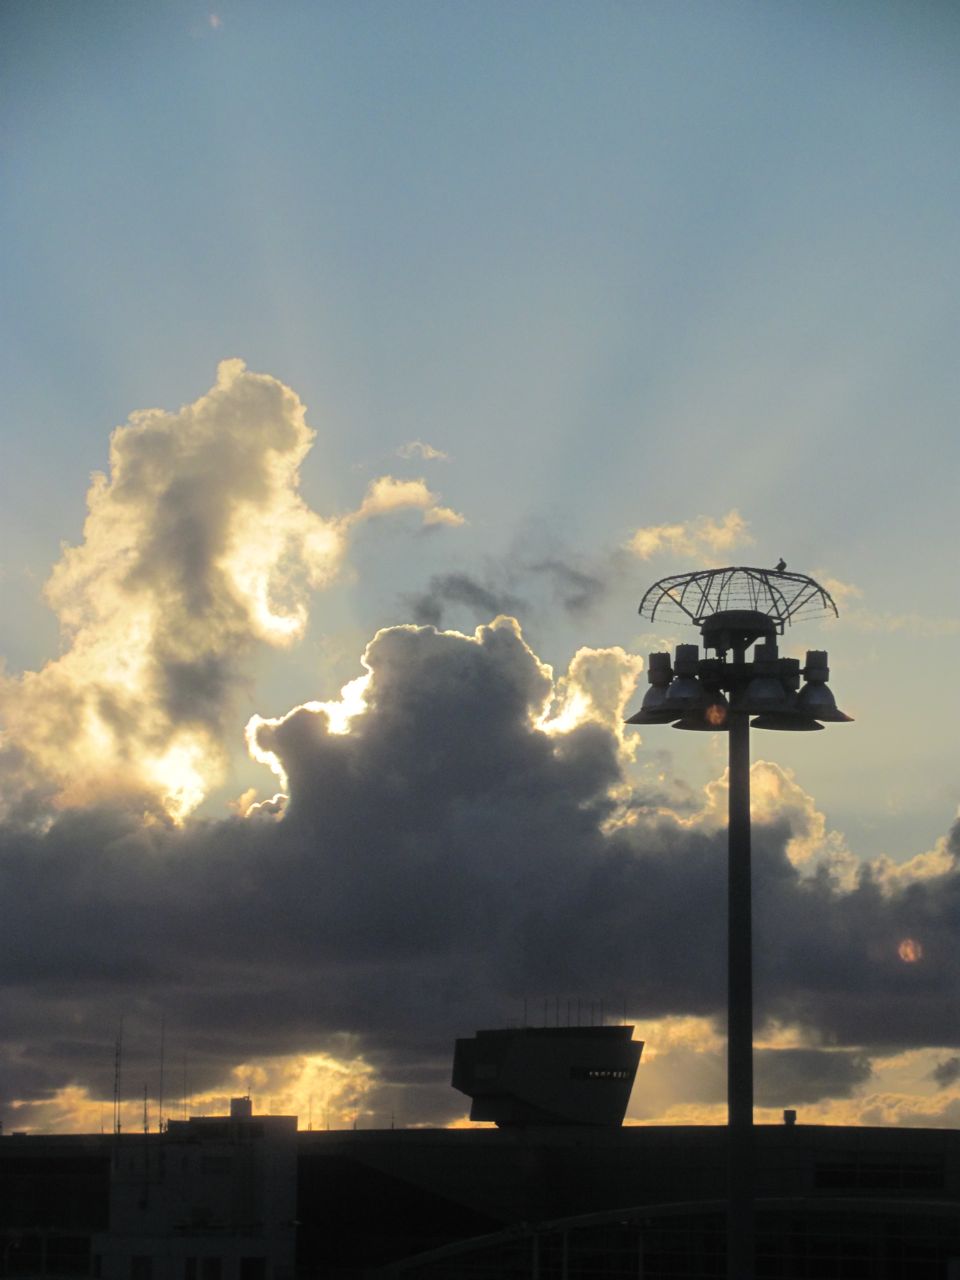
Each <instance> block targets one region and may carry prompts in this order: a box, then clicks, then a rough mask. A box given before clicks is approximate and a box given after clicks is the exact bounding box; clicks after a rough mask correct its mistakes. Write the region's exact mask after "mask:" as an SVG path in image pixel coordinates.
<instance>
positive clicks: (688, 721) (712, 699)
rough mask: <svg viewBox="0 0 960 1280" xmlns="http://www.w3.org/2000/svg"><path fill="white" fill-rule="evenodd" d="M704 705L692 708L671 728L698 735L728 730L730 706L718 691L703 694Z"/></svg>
mask: <svg viewBox="0 0 960 1280" xmlns="http://www.w3.org/2000/svg"><path fill="white" fill-rule="evenodd" d="M703 702H704V705H703V706H701V707H695V708H692V709H691V710H690V711H688V712H686V713H685V714H684V715H683V717H682V718H681V719H680V720H678V721H677V723H676V724H675V725H674V726H673V727H674V728H675V729H687V730H691V731H693V732H698V733H722V732H724V731H726V730H728V729H729V728H730V704H729V702H727V700H726V698H725V697H724V696H723V694H722V693H720V692H719V691H717V692H715V693H707V692H705V693H704V695H703Z"/></svg>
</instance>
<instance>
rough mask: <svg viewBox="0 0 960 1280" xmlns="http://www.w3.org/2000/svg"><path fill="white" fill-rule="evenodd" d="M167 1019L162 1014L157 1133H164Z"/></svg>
mask: <svg viewBox="0 0 960 1280" xmlns="http://www.w3.org/2000/svg"><path fill="white" fill-rule="evenodd" d="M166 1030H167V1019H166V1016H165V1015H164V1014H162V1013H161V1015H160V1088H159V1089H158V1090H157V1133H163V1051H164V1048H165V1041H166Z"/></svg>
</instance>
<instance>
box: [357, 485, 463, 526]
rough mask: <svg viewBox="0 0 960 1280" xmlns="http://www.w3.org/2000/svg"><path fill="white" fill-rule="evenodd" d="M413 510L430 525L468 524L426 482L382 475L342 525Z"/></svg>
mask: <svg viewBox="0 0 960 1280" xmlns="http://www.w3.org/2000/svg"><path fill="white" fill-rule="evenodd" d="M411 508H412V509H415V510H418V511H420V512H421V513H422V515H423V523H424V524H425V525H428V526H432V525H451V526H453V527H454V528H455V527H456V526H457V525H461V524H465V523H466V520H465V518H464V517H463V516H462V515H460V513H459V512H458V511H454V510H453V508H452V507H444V506H442V505H441V504H440V503H439V502H438V501H437V497H436V495H435V494H434V493H432V492H431V491H430V489H428V488H427V484H426V481H425V480H398V479H397V478H396V476H380V478H379V479H378V480H374V481H372V482H371V484H370V486H369V488H368V489H367V492H366V494H365V495H364V498H363V501H362V502H361V504H360V506H359V508H358V509H357V510H356V511H354V512H353V513H351V514H350V515H348V516H345V517H344V519H343V521H342V523H343V524H344V525H351V524H355V523H357V522H358V521H360V520H369V519H370V518H371V517H372V516H382V515H386V514H388V513H389V512H392V511H402V510H409V509H411Z"/></svg>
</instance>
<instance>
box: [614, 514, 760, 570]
mask: <svg viewBox="0 0 960 1280" xmlns="http://www.w3.org/2000/svg"><path fill="white" fill-rule="evenodd" d="M752 542H753V538H752V536H751V534H750V531H749V525H748V524H747V521H746V520H744V518H743V516H741V514H740V512H739V511H737V510H736V509H733V510H730V511H728V512H727V514H726V515H725V516H723V517H722V519H720V520H714V519H712V518H711V517H710V516H698V517H697V519H696V520H690V521H686V522H684V523H680V524H654V525H647V526H645V527H643V528H640V529H637V530H636V531H635V532H634V533H633V534H632V535H631V537H630V539H629V540H628V542H627V550H629V551H632V552H633V554H634V555H636V556H639V558H640V559H641V560H649V559H651V557H653V556H655V555H661V554H669V555H673V556H679V557H683V558H685V559H690V558H694V559H700V560H711V559H713V558H715V557H716V556H720V557H721V558H726V557H727V556H728V553H729V552H731V551H734V550H736V549H737V548H739V547H744V546H749V545H751V544H752Z"/></svg>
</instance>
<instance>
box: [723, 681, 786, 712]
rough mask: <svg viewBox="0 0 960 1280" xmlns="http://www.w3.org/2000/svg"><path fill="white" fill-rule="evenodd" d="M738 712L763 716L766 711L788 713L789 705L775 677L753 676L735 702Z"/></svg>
mask: <svg viewBox="0 0 960 1280" xmlns="http://www.w3.org/2000/svg"><path fill="white" fill-rule="evenodd" d="M735 705H736V708H737V710H738V711H747V712H750V713H751V714H754V713H755V714H757V715H764V714H765V713H766V712H768V711H788V710H789V709H790V703H789V700H788V698H787V694H786V690H785V689H784V687H783V685H782V683H781V682H780V681H779V680H778V679H777V677H776V676H765V675H761V676H754V677H753V679H752V680H751V681H750V683H749V684H748V685H747V687H746V689H745V690H744V692H743V695H742V697H740V698H738V699H737V700H736V703H735Z"/></svg>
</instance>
